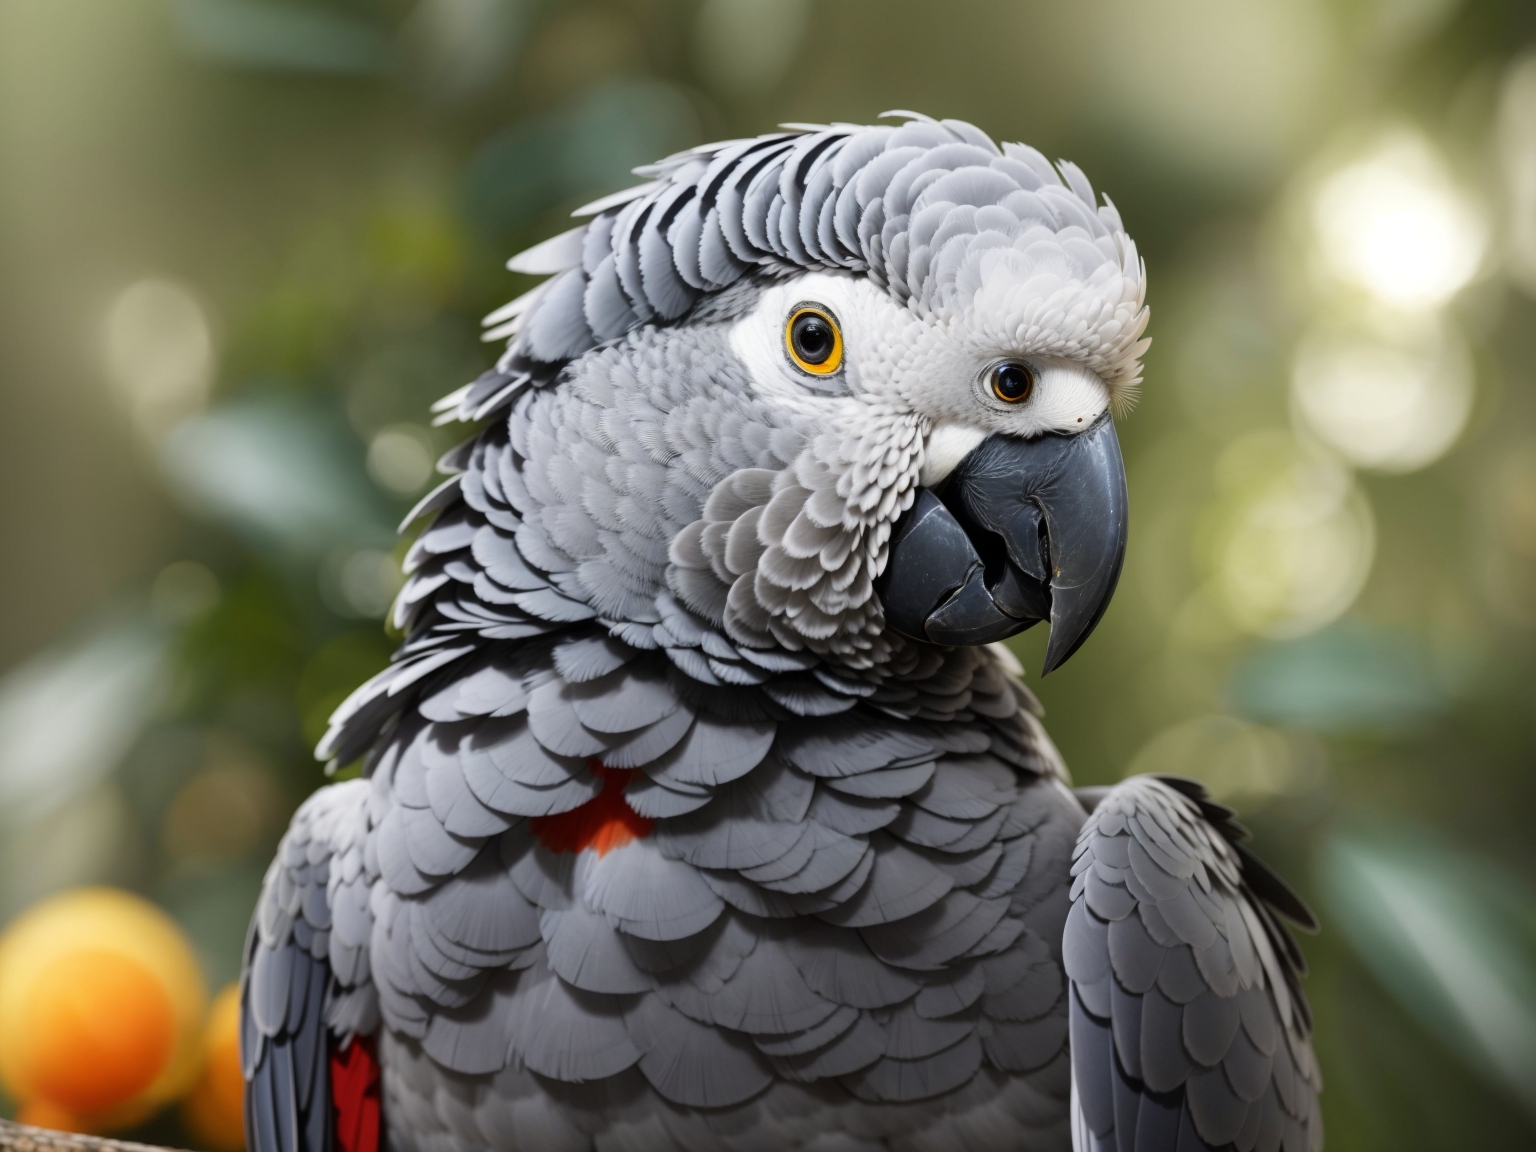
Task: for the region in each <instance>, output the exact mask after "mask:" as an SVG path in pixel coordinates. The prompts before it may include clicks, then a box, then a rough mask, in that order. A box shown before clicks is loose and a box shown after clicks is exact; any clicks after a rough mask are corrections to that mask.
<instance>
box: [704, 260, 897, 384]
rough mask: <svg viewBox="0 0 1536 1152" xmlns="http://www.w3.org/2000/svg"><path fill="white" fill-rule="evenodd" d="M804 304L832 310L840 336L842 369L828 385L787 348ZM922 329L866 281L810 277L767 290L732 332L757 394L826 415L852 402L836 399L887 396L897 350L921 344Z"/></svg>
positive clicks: (817, 274)
mask: <svg viewBox="0 0 1536 1152" xmlns="http://www.w3.org/2000/svg"><path fill="white" fill-rule="evenodd" d="M806 303H814V304H818V305H820V306H822V307H823V308H825V309H826V310H827V311H828V312H830V313H831V315H832V317H833V319H835V320H836V321H837V325H838V328H839V329H840V330H841V332H842V337H843V364H842V367H841V368H840V369H839V370H838V371H837V372H836V373H834V374H833V376H832V377H828V378H826V380H825V381H823V380H819V379H811V378H809V377H808V376H807V375H806V374H805V373H804V372H802V371H801V370H800V369H798V368H796V367H795V366H794V364H793V363H791V361H790V359H789V355H788V351H787V347H786V345H785V325H786V323H787V322H788V320H789V318H790V316H791V314H792V313H793V312H794V310H795V308H796V306H797V305H800V304H806ZM925 327H926V326H925V325H924V324H923V322H922V321H921V320H920V319H919V318H918V317H917V316H915V315H913V314H912V313H911V312H910V311H908V310H907V309H905V308H903V307H901V306H900V305H899V304H897V303H896V302H895V301H894V300H892V299H891V297H890V296H889V295H888V294H887V293H886V292H885V291H883V290H882V289H880V288H878V287H876V286H875V285H874V284H871V283H870V282H869V281H868V280H866V279H865V278H864V277H862V276H853V275H849V274H846V273H843V274H839V273H833V272H811V273H808V274H806V275H804V276H797V277H795V278H794V279H793V280H786V281H785V282H783V283H782V284H775V285H774V286H773V287H772V288H769V289H768V290H767V291H766V292H764V293H763V295H762V298H761V299H760V300H759V301H758V302H757V306H756V307H755V308H753V309H752V311H751V312H749V313H748V314H747V315H745V316H743V317H742V318H741V319H740V320H738V321H737V322H736V323H735V324H734V325H733V326H732V328H731V334H730V343H731V349H732V351H734V352H735V353H736V355H737V356H738V357H740V359H741V362H742V363H743V364H744V365H745V366H746V368H747V371H748V372H749V373H750V374H751V376H752V380H753V382H754V383H755V384H756V385H757V388H758V391H759V393H761V394H762V395H765V396H773V397H775V398H776V399H779V400H781V401H784V402H785V403H786V404H788V405H790V406H792V407H796V408H801V409H802V410H805V411H809V412H818V411H820V412H825V411H826V410H827V407H828V404H829V402H831V403H832V404H833V405H834V406H836V407H841V406H843V405H844V404H846V403H847V399H846V396H843V395H839V393H845V392H846V393H855V394H858V393H863V394H865V395H870V394H871V393H872V392H873V393H875V394H879V393H880V392H882V391H883V389H882V384H883V382H884V381H886V380H888V379H889V376H890V370H891V367H892V359H893V357H892V356H891V353H892V351H893V350H894V349H898V348H904V347H910V346H911V345H913V344H914V343H916V342H917V340H918V339H919V338H920V336H921V334H922V333H923V331H924V329H925ZM897 358H899V357H897ZM829 385H830V387H829Z"/></svg>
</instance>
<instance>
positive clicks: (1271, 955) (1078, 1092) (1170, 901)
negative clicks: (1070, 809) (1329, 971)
mask: <svg viewBox="0 0 1536 1152" xmlns="http://www.w3.org/2000/svg"><path fill="white" fill-rule="evenodd" d="M1097 799H1098V803H1097V805H1096V807H1095V808H1094V811H1093V814H1092V815H1091V816H1090V817H1089V819H1088V822H1087V823H1086V824H1085V825H1084V826H1083V830H1082V834H1081V835H1080V837H1079V838H1078V843H1077V851H1076V855H1075V860H1074V864H1073V869H1072V872H1073V877H1074V881H1073V886H1072V909H1071V912H1070V913H1069V915H1068V917H1067V923H1066V928H1065V930H1064V932H1063V935H1062V956H1063V961H1064V966H1065V968H1066V972H1067V977H1068V980H1069V982H1070V986H1071V996H1070V1030H1071V1045H1072V1084H1073V1101H1074V1105H1073V1139H1074V1146H1075V1148H1076V1149H1077V1152H1132V1150H1134V1152H1186V1150H1190V1152H1199V1150H1208V1149H1225V1148H1234V1149H1236V1150H1237V1152H1249V1150H1251V1149H1254V1148H1266V1149H1267V1148H1278V1147H1281V1146H1282V1145H1283V1146H1284V1147H1285V1148H1286V1149H1293V1148H1294V1149H1296V1150H1297V1152H1299V1150H1300V1149H1318V1148H1321V1147H1322V1119H1321V1115H1320V1113H1319V1111H1318V1093H1319V1091H1320V1090H1321V1087H1322V1082H1321V1078H1320V1076H1319V1074H1318V1068H1317V1061H1316V1059H1315V1057H1314V1056H1313V1053H1312V1047H1311V1040H1310V1035H1311V1029H1312V1020H1311V1015H1310V1013H1309V1011H1308V1009H1307V1004H1306V999H1305V997H1304V996H1303V995H1302V992H1301V986H1300V983H1299V977H1300V975H1301V974H1302V972H1303V964H1302V959H1301V952H1300V950H1299V949H1298V948H1297V946H1296V944H1295V942H1294V941H1293V940H1292V939H1291V937H1290V935H1289V933H1288V932H1287V931H1286V929H1285V927H1284V925H1283V924H1282V923H1281V919H1280V918H1281V917H1285V918H1286V919H1288V920H1291V921H1293V922H1295V923H1297V924H1299V925H1300V926H1302V927H1304V928H1309V929H1310V928H1313V927H1315V925H1316V922H1315V920H1314V919H1313V918H1312V914H1311V912H1310V911H1309V910H1308V909H1307V907H1306V905H1305V904H1303V903H1302V901H1301V899H1300V898H1299V897H1298V896H1297V895H1296V894H1295V893H1294V892H1293V891H1291V889H1290V888H1289V887H1288V886H1287V885H1286V884H1285V882H1284V881H1282V880H1281V879H1280V878H1279V877H1278V876H1276V875H1275V874H1274V873H1273V872H1271V871H1270V870H1269V869H1268V868H1267V867H1265V866H1264V865H1263V864H1261V863H1260V862H1259V861H1258V860H1257V859H1256V858H1255V857H1254V856H1253V855H1252V853H1250V852H1248V851H1247V850H1246V849H1245V848H1243V847H1242V846H1241V844H1240V841H1241V840H1242V839H1243V838H1244V837H1245V836H1246V833H1245V831H1244V830H1243V828H1242V826H1241V825H1239V824H1238V823H1237V822H1236V821H1235V820H1234V819H1233V814H1232V811H1231V809H1229V808H1226V807H1224V806H1222V805H1220V804H1216V803H1213V802H1212V801H1211V800H1210V799H1209V798H1208V797H1207V796H1206V793H1205V789H1204V788H1202V787H1201V786H1200V785H1199V784H1198V783H1196V782H1194V781H1192V780H1184V779H1180V778H1175V777H1150V776H1141V777H1136V778H1134V779H1132V780H1128V781H1126V782H1125V783H1123V784H1121V785H1119V786H1118V787H1116V788H1113V789H1110V790H1109V791H1108V792H1107V793H1105V794H1104V795H1103V796H1102V798H1097ZM1298 1138H1299V1139H1298Z"/></svg>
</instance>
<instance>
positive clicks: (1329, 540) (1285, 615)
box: [1214, 433, 1375, 638]
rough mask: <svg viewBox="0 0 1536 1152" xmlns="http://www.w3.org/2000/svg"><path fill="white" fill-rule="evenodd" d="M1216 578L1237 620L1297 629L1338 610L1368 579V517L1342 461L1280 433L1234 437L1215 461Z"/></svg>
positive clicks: (1267, 628)
mask: <svg viewBox="0 0 1536 1152" xmlns="http://www.w3.org/2000/svg"><path fill="white" fill-rule="evenodd" d="M1219 472H1220V473H1221V475H1222V478H1223V481H1224V485H1225V487H1226V489H1227V497H1226V501H1225V507H1224V508H1223V509H1222V511H1221V512H1220V513H1219V514H1218V516H1219V518H1220V520H1221V521H1222V523H1221V524H1220V526H1219V527H1218V528H1216V529H1215V530H1214V535H1215V540H1214V556H1215V561H1216V577H1215V579H1216V586H1217V588H1218V590H1219V591H1220V594H1221V596H1222V600H1223V603H1224V604H1225V606H1226V609H1227V611H1228V613H1229V614H1230V616H1231V618H1232V620H1233V622H1234V623H1236V624H1237V625H1238V626H1239V627H1240V628H1242V629H1244V630H1245V631H1249V632H1252V633H1254V634H1256V635H1260V636H1269V637H1276V638H1281V637H1291V636H1300V635H1303V634H1305V633H1307V632H1311V631H1314V630H1316V629H1318V628H1321V627H1322V626H1323V625H1325V624H1328V623H1330V622H1332V621H1334V620H1336V619H1338V618H1339V616H1341V615H1343V613H1344V612H1345V611H1346V610H1347V609H1348V608H1349V606H1350V605H1351V604H1352V603H1354V600H1355V597H1356V596H1358V595H1359V594H1360V590H1361V589H1362V588H1363V587H1364V585H1365V580H1366V577H1367V576H1368V575H1369V574H1370V570H1371V561H1372V559H1373V557H1374V554H1375V521H1374V518H1373V516H1372V514H1371V509H1370V505H1369V504H1368V503H1367V502H1366V501H1365V499H1364V497H1363V496H1362V494H1361V493H1360V491H1359V489H1358V488H1357V487H1356V486H1355V484H1354V481H1353V479H1352V478H1351V476H1350V474H1349V470H1348V469H1347V468H1345V467H1344V466H1343V465H1342V464H1340V463H1339V462H1338V461H1337V460H1335V459H1333V458H1331V457H1329V456H1328V455H1326V454H1325V453H1322V452H1318V451H1309V450H1308V449H1306V448H1305V447H1304V446H1302V445H1300V444H1298V443H1296V442H1295V441H1293V440H1291V439H1290V438H1289V437H1286V436H1284V435H1282V434H1279V433H1259V434H1256V435H1254V436H1251V437H1248V438H1245V439H1243V440H1239V441H1237V442H1236V443H1234V444H1233V445H1231V446H1230V447H1229V448H1228V449H1227V450H1226V451H1225V452H1224V453H1223V455H1222V460H1221V463H1220V465H1219Z"/></svg>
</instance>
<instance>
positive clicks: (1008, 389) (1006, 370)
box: [987, 360, 1035, 404]
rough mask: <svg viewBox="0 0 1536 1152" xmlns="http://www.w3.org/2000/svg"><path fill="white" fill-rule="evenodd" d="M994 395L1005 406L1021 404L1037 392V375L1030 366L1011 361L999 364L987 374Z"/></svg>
mask: <svg viewBox="0 0 1536 1152" xmlns="http://www.w3.org/2000/svg"><path fill="white" fill-rule="evenodd" d="M987 383H988V384H990V385H991V387H992V395H994V396H996V397H997V398H998V399H999V400H1001V401H1002V402H1003V403H1004V404H1021V403H1023V402H1024V401H1025V400H1028V399H1029V395H1030V393H1031V392H1033V391H1034V390H1035V373H1034V369H1032V368H1031V367H1030V366H1029V365H1028V364H1020V363H1019V362H1018V361H1016V360H1009V361H1006V362H1004V363H1002V364H999V365H998V366H997V367H996V368H993V369H992V371H991V372H989V373H988V374H987Z"/></svg>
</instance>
